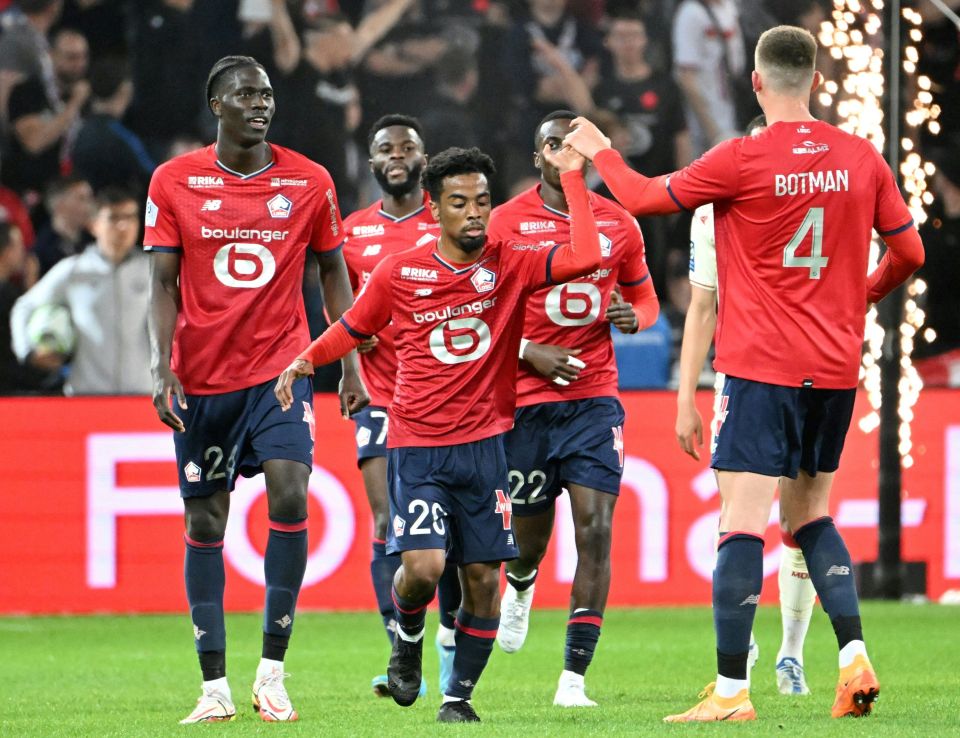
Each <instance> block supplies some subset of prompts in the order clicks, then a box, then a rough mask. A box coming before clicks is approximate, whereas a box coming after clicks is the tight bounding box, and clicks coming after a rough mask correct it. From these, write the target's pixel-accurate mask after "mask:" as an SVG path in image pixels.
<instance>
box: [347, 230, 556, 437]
mask: <svg viewBox="0 0 960 738" xmlns="http://www.w3.org/2000/svg"><path fill="white" fill-rule="evenodd" d="M436 244H437V239H436V237H434V236H431V235H426V236H424V237H423V238H422V239H421V240H420V242H418V244H417V247H416V248H413V249H410V250H408V251H404V252H402V253H400V254H395V255H393V256H388V257H386V258H385V259H384V260H383V261H382V262H381V263H380V264H379V265H378V266H377V267H376V269H374V270H373V274H372V275H371V276H370V279H369V280H367V284H366V286H365V287H364V288H363V291H362V292H361V293H360V294H359V295H358V296H357V299H356V302H355V303H354V305H353V307H352V308H350V310H348V311H347V312H346V313H345V314H344V316H343V318H341V320H342V322H343V324H344V325H345V326H346V328H347V330H348V331H350V333H351V335H353V336H355V337H358V338H365V337H367V336H370V335H374V334H378V333H380V331H382V330H383V328H384V327H385V326H386V325H387V324H388V323H390V322H391V321H392V322H393V326H394V329H395V331H396V334H395V336H396V349H397V386H396V391H395V392H394V396H393V401H392V402H391V404H390V406H389V410H390V428H389V430H388V432H387V445H388V446H389V447H390V448H396V447H399V446H452V445H456V444H460V443H469V442H471V441H478V440H481V439H483V438H489V437H491V436H495V435H497V434H499V433H503V432H505V431H507V430H509V429H510V428H512V427H513V416H514V407H515V400H516V381H517V351H518V349H519V348H520V339H521V338H522V335H523V319H522V309H523V304H524V302H525V301H526V299H527V298H528V296H529V295H530V293H531V292H533V291H534V290H536V289H537V288H539V287H541V286H543V285H545V284H549V283H550V281H551V279H550V264H551V261H552V259H553V254H554V253H555V251H556V247H554V248H548V247H541V246H539V245H537V244H534V243H515V242H509V241H494V240H492V239H488V240H487V243H486V245H485V246H484V247H483V252H482V254H481V256H480V258H479V259H478V260H477V261H476V262H474V263H473V264H469V265H458V264H450V263H448V262H447V261H445V260H444V259H443V257H441V256H440V253H439V252H438V251H437V248H436Z"/></svg>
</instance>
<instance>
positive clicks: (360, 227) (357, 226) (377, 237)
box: [343, 196, 440, 406]
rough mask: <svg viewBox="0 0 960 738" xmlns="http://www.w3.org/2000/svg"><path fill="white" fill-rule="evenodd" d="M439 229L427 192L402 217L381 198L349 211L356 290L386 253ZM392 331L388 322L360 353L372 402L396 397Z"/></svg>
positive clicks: (348, 255)
mask: <svg viewBox="0 0 960 738" xmlns="http://www.w3.org/2000/svg"><path fill="white" fill-rule="evenodd" d="M439 230H440V224H439V223H437V222H436V221H435V220H434V219H433V215H432V214H431V213H430V208H429V207H428V206H427V198H426V196H424V201H423V205H422V206H421V207H419V208H418V209H417V210H415V211H414V212H412V213H410V214H409V215H406V216H404V217H403V218H395V217H393V216H392V215H390V214H389V213H385V212H384V211H383V201H382V200H378V201H377V202H375V203H374V204H373V205H371V206H370V207H368V208H365V209H363V210H358V211H356V212H355V213H351V214H350V215H348V216H347V217H346V218H345V219H344V221H343V232H344V234H345V235H346V241H345V242H344V244H343V258H344V259H345V260H346V262H347V270H348V271H349V273H350V284H351V285H352V286H353V291H354V292H358V291H359V290H360V289H361V288H362V287H363V285H365V284H366V283H367V280H368V279H369V278H370V275H371V274H372V273H373V269H374V267H376V266H377V264H379V263H380V262H381V261H383V259H384V258H385V257H387V256H390V255H391V254H397V253H400V252H401V251H406V250H407V249H410V248H413V246H414V244H415V243H416V242H417V240H418V239H420V238H421V237H422V236H423V235H424V234H425V233H434V234H436V233H437V232H439ZM393 334H394V330H393V326H387V327H386V328H384V329H383V330H382V331H380V332H379V333H378V334H377V338H378V339H379V340H380V342H379V343H378V344H377V346H376V348H375V349H374V350H373V351H370V352H368V353H366V354H360V373H361V374H362V376H363V383H364V384H365V385H366V387H367V392H369V393H370V403H371V404H372V405H380V406H386V405H389V404H390V400H391V399H392V398H393V390H394V379H395V378H396V374H397V355H396V349H395V347H394V339H393Z"/></svg>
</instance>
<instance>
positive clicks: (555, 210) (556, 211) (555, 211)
mask: <svg viewBox="0 0 960 738" xmlns="http://www.w3.org/2000/svg"><path fill="white" fill-rule="evenodd" d="M542 204H543V207H544V209H546V210H547V211H548V212H551V213H553V214H554V215H559V216H560V217H561V218H565V219H566V220H570V213H565V212H563V211H562V210H557V209H556V208H552V207H550V206H549V205H547V203H542Z"/></svg>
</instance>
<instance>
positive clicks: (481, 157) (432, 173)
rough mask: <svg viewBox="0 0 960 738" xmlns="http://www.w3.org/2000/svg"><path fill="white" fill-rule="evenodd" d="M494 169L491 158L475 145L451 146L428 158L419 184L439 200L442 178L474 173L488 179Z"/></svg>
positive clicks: (495, 169)
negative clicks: (464, 146) (467, 146)
mask: <svg viewBox="0 0 960 738" xmlns="http://www.w3.org/2000/svg"><path fill="white" fill-rule="evenodd" d="M496 171H497V168H496V167H495V166H494V164H493V159H491V158H490V157H489V156H487V155H486V154H484V153H483V152H482V151H481V150H480V149H478V148H476V147H475V146H474V147H472V148H469V149H461V148H459V147H457V146H451V147H450V148H449V149H444V150H443V151H441V152H440V153H439V154H437V155H436V156H434V157H433V158H432V159H430V162H429V163H428V164H427V166H425V167H424V168H423V174H421V175H420V184H421V186H422V187H423V189H425V190H426V191H427V192H429V193H430V198H431V199H432V200H434V201H436V202H439V201H440V193H441V192H443V180H444V179H446V178H447V177H456V176H457V175H458V174H474V173H476V174H483V175H485V176H486V177H487V178H488V179H489V178H490V177H492V176H493V175H494V174H495V173H496Z"/></svg>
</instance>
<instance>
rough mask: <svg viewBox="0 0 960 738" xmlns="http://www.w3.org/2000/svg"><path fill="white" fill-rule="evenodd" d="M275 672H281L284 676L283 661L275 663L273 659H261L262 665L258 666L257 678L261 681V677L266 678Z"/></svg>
mask: <svg viewBox="0 0 960 738" xmlns="http://www.w3.org/2000/svg"><path fill="white" fill-rule="evenodd" d="M273 671H279V672H280V673H281V674H282V673H283V662H282V661H274V660H273V659H260V664H259V665H258V666H257V678H258V679H259V678H260V677H262V676H266V675H267V674H269V673H271V672H273Z"/></svg>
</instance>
